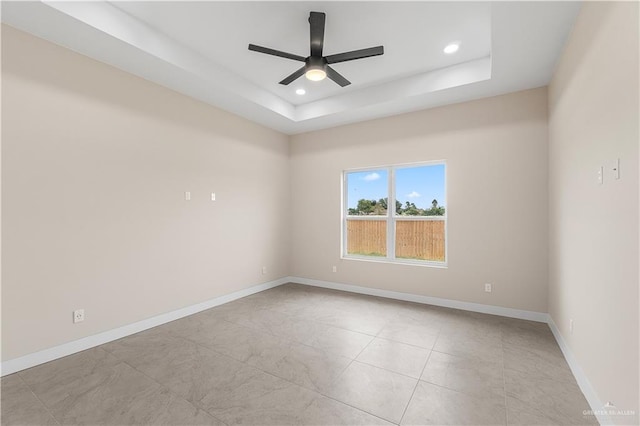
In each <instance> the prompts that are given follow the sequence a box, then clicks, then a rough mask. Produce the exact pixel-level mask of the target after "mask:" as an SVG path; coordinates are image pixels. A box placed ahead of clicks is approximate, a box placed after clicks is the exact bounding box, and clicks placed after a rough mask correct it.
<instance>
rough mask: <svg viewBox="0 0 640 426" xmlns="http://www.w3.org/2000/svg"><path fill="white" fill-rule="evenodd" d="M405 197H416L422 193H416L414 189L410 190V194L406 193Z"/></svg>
mask: <svg viewBox="0 0 640 426" xmlns="http://www.w3.org/2000/svg"><path fill="white" fill-rule="evenodd" d="M407 197H409V198H418V197H422V195H420V194H418V193H417V192H416V191H412V192H411V193H410V194H407Z"/></svg>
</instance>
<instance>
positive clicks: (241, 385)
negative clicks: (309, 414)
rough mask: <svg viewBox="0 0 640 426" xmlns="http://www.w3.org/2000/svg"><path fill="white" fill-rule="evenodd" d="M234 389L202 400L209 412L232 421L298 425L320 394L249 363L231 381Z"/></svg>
mask: <svg viewBox="0 0 640 426" xmlns="http://www.w3.org/2000/svg"><path fill="white" fill-rule="evenodd" d="M229 389H231V390H233V391H232V392H224V391H220V392H212V393H210V394H208V395H207V396H206V397H204V398H203V399H202V400H201V401H200V406H201V407H203V408H204V409H205V410H206V411H207V412H209V413H210V414H212V415H213V416H215V417H216V418H219V419H221V420H222V421H223V422H225V423H226V424H228V425H239V424H242V425H294V424H296V425H297V424H303V423H304V421H303V420H304V411H305V410H306V409H307V407H309V406H310V405H311V404H312V403H313V401H314V400H315V399H316V398H317V397H318V396H319V394H317V393H316V392H313V391H311V390H308V389H305V388H302V387H300V386H298V385H295V384H293V383H291V382H288V381H286V380H283V379H280V378H278V377H275V376H273V375H271V374H268V373H264V372H262V371H260V370H258V369H256V368H252V367H245V368H243V369H242V370H240V371H239V372H238V373H237V374H236V375H235V377H234V380H233V381H232V382H230V383H229Z"/></svg>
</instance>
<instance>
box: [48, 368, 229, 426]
mask: <svg viewBox="0 0 640 426" xmlns="http://www.w3.org/2000/svg"><path fill="white" fill-rule="evenodd" d="M50 409H51V411H52V413H53V415H54V416H55V417H56V419H59V421H60V423H61V424H73V425H85V424H93V425H132V424H136V425H141V424H145V425H155V424H167V425H169V424H193V425H222V422H220V421H219V420H217V419H215V418H213V417H212V416H211V415H209V414H208V413H206V412H205V411H203V410H201V409H199V408H196V407H195V406H193V405H192V404H190V403H189V402H187V401H185V400H184V399H182V398H180V397H178V396H177V395H175V394H174V393H172V392H171V391H169V390H168V389H167V388H163V387H162V386H160V385H159V384H158V383H156V382H154V381H153V380H151V379H149V378H148V377H146V376H145V375H144V374H142V373H140V372H138V371H136V370H135V369H133V368H132V367H130V366H128V365H127V364H124V363H121V364H118V365H116V366H114V367H113V368H110V369H102V370H100V371H98V372H95V373H92V374H89V375H87V376H85V377H83V378H82V379H80V380H78V381H77V382H75V383H74V387H73V388H71V389H70V390H69V392H68V393H67V394H66V395H65V397H64V398H63V399H62V400H60V402H57V403H56V404H54V405H53V406H51V407H50Z"/></svg>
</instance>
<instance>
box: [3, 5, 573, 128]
mask: <svg viewBox="0 0 640 426" xmlns="http://www.w3.org/2000/svg"><path fill="white" fill-rule="evenodd" d="M579 7H580V5H579V3H573V2H494V3H489V2H338V1H331V2H291V1H288V2H266V1H262V2H128V1H127V2H124V1H123V2H3V3H2V20H3V22H5V23H7V24H9V25H12V26H15V27H17V28H19V29H22V30H25V31H27V32H31V33H33V34H35V35H37V36H40V37H43V38H45V39H48V40H51V41H53V42H55V43H58V44H60V45H63V46H66V47H69V48H71V49H73V50H76V51H78V52H81V53H83V54H85V55H87V56H90V57H93V58H95V59H98V60H100V61H103V62H106V63H109V64H111V65H114V66H116V67H118V68H121V69H123V70H125V71H128V72H131V73H133V74H136V75H138V76H141V77H143V78H146V79H148V80H151V81H154V82H156V83H158V84H161V85H164V86H166V87H169V88H172V89H174V90H177V91H179V92H182V93H184V94H187V95H189V96H192V97H194V98H197V99H200V100H202V101H205V102H207V103H210V104H212V105H215V106H218V107H220V108H223V109H226V110H229V111H231V112H234V113H236V114H239V115H242V116H244V117H247V118H249V119H251V120H253V121H257V122H259V123H261V124H264V125H266V126H269V127H272V128H274V129H276V130H279V131H282V132H285V133H288V134H293V133H301V132H305V131H310V130H316V129H321V128H326V127H331V126H335V125H339V124H344V123H350V122H355V121H362V120H367V119H372V118H378V117H382V116H388V115H393V114H398V113H402V112H406V111H413V110H418V109H423V108H429V107H433V106H438V105H445V104H449V103H455V102H462V101H466V100H472V99H478V98H481V97H486V96H494V95H498V94H502V93H508V92H512V91H517V90H524V89H529V88H534V87H540V86H544V85H546V84H547V83H548V82H549V79H550V78H551V75H552V73H553V69H554V66H555V63H556V61H557V58H558V57H559V54H560V52H561V50H562V47H563V45H564V42H565V40H566V37H567V35H568V33H569V31H570V29H571V26H572V24H573V21H574V20H575V17H576V15H577V12H578V10H579ZM310 11H319V12H325V13H326V15H327V18H326V29H325V46H324V54H325V55H329V54H335V53H341V52H344V51H349V50H355V49H362V48H366V47H372V46H377V45H384V48H385V53H384V55H382V56H377V57H372V58H366V59H362V60H357V61H352V62H345V63H340V64H335V65H333V67H334V68H335V69H336V70H337V71H338V72H340V73H341V74H342V75H344V76H345V77H346V78H347V79H349V80H350V81H351V82H352V84H351V85H350V86H347V87H345V88H341V87H340V86H338V85H337V84H335V83H334V82H332V81H331V80H329V79H325V80H323V81H321V82H311V81H309V80H307V79H305V78H304V77H301V78H300V79H298V80H296V81H295V82H293V83H292V84H290V85H289V86H282V85H280V84H278V82H279V81H280V80H282V79H283V78H284V77H286V76H287V75H289V74H291V73H292V72H293V71H295V70H296V69H298V68H299V67H300V65H301V64H300V63H299V62H295V61H291V60H288V59H284V58H278V57H274V56H269V55H264V54H261V53H257V52H251V51H249V50H248V49H247V45H248V44H249V43H253V44H258V45H261V46H266V47H270V48H273V49H277V50H283V51H286V52H290V53H293V54H296V55H300V56H308V55H309V24H308V22H307V18H308V16H309V12H310ZM452 41H459V42H460V50H459V51H458V52H457V53H455V54H453V55H446V54H444V53H443V52H442V49H443V48H444V46H445V45H447V44H448V43H450V42H452ZM298 88H304V89H306V92H307V93H306V94H305V95H302V96H300V95H297V94H296V93H295V90H296V89H298Z"/></svg>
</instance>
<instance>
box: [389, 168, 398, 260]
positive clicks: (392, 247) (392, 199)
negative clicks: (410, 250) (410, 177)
mask: <svg viewBox="0 0 640 426" xmlns="http://www.w3.org/2000/svg"><path fill="white" fill-rule="evenodd" d="M388 175H389V194H388V198H387V258H388V259H395V258H396V236H395V234H396V227H395V213H396V191H395V182H396V173H395V170H394V168H393V167H389V173H388Z"/></svg>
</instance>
